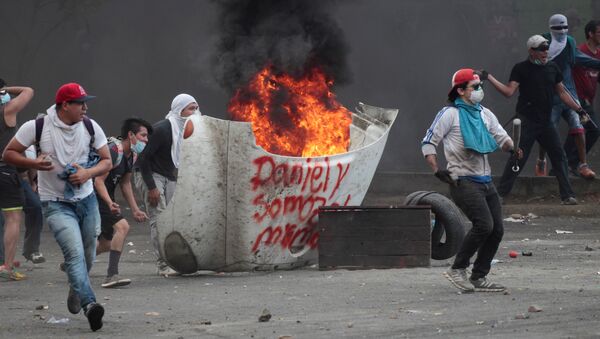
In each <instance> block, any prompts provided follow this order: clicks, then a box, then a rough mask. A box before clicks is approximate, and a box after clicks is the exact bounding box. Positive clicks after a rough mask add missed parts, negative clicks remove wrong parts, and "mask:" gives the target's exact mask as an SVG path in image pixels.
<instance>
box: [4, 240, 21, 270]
mask: <svg viewBox="0 0 600 339" xmlns="http://www.w3.org/2000/svg"><path fill="white" fill-rule="evenodd" d="M0 241H2V239H0ZM0 266H4V259H2V260H0ZM13 267H16V268H19V267H21V262H20V261H19V260H13Z"/></svg>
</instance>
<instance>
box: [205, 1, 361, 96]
mask: <svg viewBox="0 0 600 339" xmlns="http://www.w3.org/2000/svg"><path fill="white" fill-rule="evenodd" d="M215 4H216V5H217V8H218V18H219V19H218V30H219V33H220V40H219V42H218V44H217V47H216V49H215V52H216V53H215V56H214V58H213V72H214V76H215V78H216V79H217V81H218V82H219V84H220V85H221V86H222V87H223V88H224V89H226V90H228V91H230V92H232V91H234V90H235V89H237V88H239V87H241V86H244V85H245V84H246V83H247V82H248V80H249V79H250V78H251V77H252V76H253V75H254V74H256V73H257V72H258V71H259V70H261V69H263V68H264V67H265V66H266V65H268V64H270V65H272V67H273V68H274V70H275V72H286V73H288V74H291V75H293V76H296V77H299V76H301V75H302V74H304V72H305V70H307V69H310V68H312V67H314V66H317V65H318V66H319V67H320V68H321V69H322V70H323V71H324V72H325V74H326V75H327V76H328V78H329V79H333V80H335V83H336V84H344V83H347V82H349V80H350V70H349V67H348V63H347V58H346V57H347V54H348V52H349V47H348V45H347V43H346V42H345V40H344V38H343V32H342V30H341V29H340V27H338V25H337V23H336V21H335V20H334V19H333V18H332V17H331V15H330V13H332V7H333V6H335V4H336V2H335V1H302V0H287V1H283V0H224V1H216V2H215Z"/></svg>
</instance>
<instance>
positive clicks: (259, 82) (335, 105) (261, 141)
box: [228, 66, 352, 157]
mask: <svg viewBox="0 0 600 339" xmlns="http://www.w3.org/2000/svg"><path fill="white" fill-rule="evenodd" d="M332 85H333V82H332V81H327V78H326V76H325V74H324V73H323V72H322V71H321V70H320V69H319V68H313V69H311V70H310V71H309V72H307V73H306V74H304V75H303V76H302V77H300V78H294V77H292V76H291V75H289V74H276V73H275V72H274V71H273V69H272V67H270V66H267V67H265V68H264V69H263V70H262V71H260V72H258V73H257V74H256V75H255V76H254V77H253V78H252V79H251V80H250V82H249V84H248V85H247V86H246V87H244V88H240V89H238V90H237V91H236V93H235V95H234V96H233V98H232V99H231V101H230V102H229V107H228V110H229V112H230V113H231V114H232V116H233V119H234V120H238V121H249V122H252V129H253V131H254V135H255V136H256V143H257V144H258V145H259V146H261V147H262V148H264V149H265V150H267V151H268V152H270V153H274V154H279V155H287V156H302V157H315V156H324V155H331V154H337V153H344V152H347V151H348V145H349V144H350V124H351V123H352V114H351V112H350V111H349V110H348V109H346V108H345V107H344V106H342V105H341V104H340V103H339V102H338V101H336V99H335V94H333V93H332V92H331V91H330V87H331V86H332Z"/></svg>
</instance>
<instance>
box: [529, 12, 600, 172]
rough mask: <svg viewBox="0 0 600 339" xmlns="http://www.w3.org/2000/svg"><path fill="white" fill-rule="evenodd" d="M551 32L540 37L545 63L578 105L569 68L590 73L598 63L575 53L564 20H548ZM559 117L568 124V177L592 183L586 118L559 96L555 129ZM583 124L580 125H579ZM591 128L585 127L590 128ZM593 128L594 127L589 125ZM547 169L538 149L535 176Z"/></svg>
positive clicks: (558, 16)
mask: <svg viewBox="0 0 600 339" xmlns="http://www.w3.org/2000/svg"><path fill="white" fill-rule="evenodd" d="M548 26H549V27H550V32H548V33H545V34H543V37H544V38H546V39H547V40H548V41H549V42H550V45H549V50H548V60H550V61H553V62H554V63H556V64H557V65H558V67H559V69H560V71H561V72H562V76H563V84H564V86H565V87H566V90H567V92H568V93H569V94H570V95H571V97H572V98H573V100H575V101H576V102H577V103H579V98H578V97H577V91H576V90H575V83H574V81H573V75H572V68H573V67H574V66H575V65H581V66H584V67H588V68H592V69H600V60H597V59H594V58H592V57H590V56H588V55H585V54H584V53H582V52H581V51H579V50H578V49H577V44H576V42H575V39H574V38H573V37H572V36H570V35H568V32H569V25H568V22H567V17H566V16H564V15H562V14H554V15H552V16H551V17H550V19H549V20H548ZM561 116H562V117H563V119H565V121H566V122H567V123H568V124H569V135H568V136H567V141H566V142H565V146H564V148H565V152H566V154H567V158H568V159H569V167H570V171H571V173H573V174H575V175H579V176H581V177H583V178H586V179H593V178H594V177H595V176H596V174H595V173H594V171H592V170H591V169H590V167H589V165H588V164H587V156H586V146H585V144H586V141H585V128H584V126H583V124H585V123H586V122H587V121H588V120H589V117H588V115H587V113H586V112H585V110H583V109H582V110H581V111H574V110H573V109H571V108H570V107H568V106H567V105H566V104H565V103H563V102H562V100H561V99H560V98H559V97H558V96H554V102H553V106H552V114H551V119H552V122H553V123H554V124H555V125H557V126H558V123H559V121H560V118H561ZM582 121H583V123H582ZM589 125H590V124H586V126H589ZM591 125H593V124H591ZM545 169H547V167H546V160H545V152H544V150H543V149H541V148H540V155H539V158H538V161H537V164H536V175H544V173H545Z"/></svg>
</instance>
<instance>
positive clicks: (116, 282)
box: [102, 274, 131, 288]
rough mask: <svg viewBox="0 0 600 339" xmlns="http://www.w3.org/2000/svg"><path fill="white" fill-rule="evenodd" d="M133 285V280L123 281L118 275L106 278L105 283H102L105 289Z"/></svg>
mask: <svg viewBox="0 0 600 339" xmlns="http://www.w3.org/2000/svg"><path fill="white" fill-rule="evenodd" d="M129 284H131V279H122V278H119V276H118V275H117V274H114V275H111V276H110V277H106V279H104V282H103V283H102V287H104V288H113V287H120V286H127V285H129Z"/></svg>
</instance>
